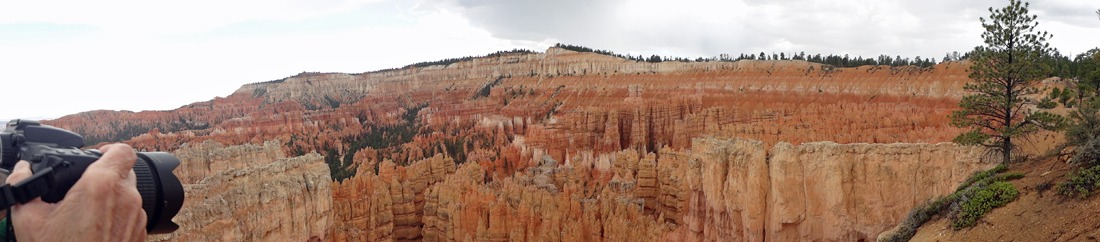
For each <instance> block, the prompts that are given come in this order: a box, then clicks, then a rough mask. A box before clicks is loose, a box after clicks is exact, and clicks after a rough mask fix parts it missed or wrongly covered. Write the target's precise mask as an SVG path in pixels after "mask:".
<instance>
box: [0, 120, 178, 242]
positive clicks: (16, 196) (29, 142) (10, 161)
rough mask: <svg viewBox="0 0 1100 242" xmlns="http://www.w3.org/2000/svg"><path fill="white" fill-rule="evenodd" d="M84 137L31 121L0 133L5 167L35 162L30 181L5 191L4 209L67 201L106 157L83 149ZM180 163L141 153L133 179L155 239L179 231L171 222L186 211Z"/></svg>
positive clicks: (0, 163)
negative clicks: (176, 171) (87, 173)
mask: <svg viewBox="0 0 1100 242" xmlns="http://www.w3.org/2000/svg"><path fill="white" fill-rule="evenodd" d="M83 146H84V137H81V136H80V135H79V134H76V133H73V132H70V131H68V130H65V129H61V128H57V127H53V126H49V125H44V124H40V123H38V122H36V121H30V120H19V119H16V120H12V121H10V122H8V124H7V128H6V129H4V130H3V131H0V168H3V169H6V170H12V169H13V168H14V167H15V163H16V162H19V161H20V160H25V161H28V162H30V167H31V171H32V173H34V174H33V175H32V176H31V177H29V178H27V179H25V180H23V181H21V182H19V183H17V184H14V185H12V184H5V185H3V186H2V187H0V208H7V207H10V206H12V205H15V204H16V203H26V202H28V201H30V200H33V199H34V198H36V197H41V198H42V201H45V202H50V203H56V202H58V201H61V199H64V198H65V194H66V193H68V192H69V189H70V188H72V186H73V184H75V183H76V181H77V180H79V179H80V176H81V175H82V174H83V173H84V170H85V169H87V168H88V166H89V165H91V164H92V163H93V162H95V161H96V160H99V157H100V156H102V155H103V153H101V152H100V151H98V150H95V149H89V150H81V149H79V148H80V147H83ZM179 164H180V161H179V159H176V157H175V156H173V155H172V154H169V153H166V152H137V161H136V162H134V168H133V169H134V174H135V178H137V190H138V193H140V194H141V201H142V204H141V208H142V209H143V210H145V214H146V216H148V220H147V221H148V223H147V224H146V228H145V229H146V231H148V233H150V234H163V233H171V232H172V231H176V229H178V228H179V225H176V223H174V222H172V218H173V217H175V216H176V213H177V212H179V210H180V207H181V206H183V199H184V193H183V185H182V184H180V181H179V178H176V176H175V175H174V174H172V170H173V169H175V168H176V166H179Z"/></svg>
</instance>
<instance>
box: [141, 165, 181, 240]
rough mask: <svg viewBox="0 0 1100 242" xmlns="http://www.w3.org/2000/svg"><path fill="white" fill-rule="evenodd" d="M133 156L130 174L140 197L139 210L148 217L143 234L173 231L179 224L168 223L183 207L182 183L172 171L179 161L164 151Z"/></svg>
mask: <svg viewBox="0 0 1100 242" xmlns="http://www.w3.org/2000/svg"><path fill="white" fill-rule="evenodd" d="M137 156H138V160H137V162H134V174H135V175H136V178H137V189H138V193H140V194H141V201H142V204H141V208H142V209H144V210H145V214H146V215H147V216H148V220H147V221H148V224H147V227H146V231H148V232H149V233H150V234H165V233H171V232H172V231H176V229H178V228H179V225H176V223H174V222H172V217H175V216H176V213H177V212H179V210H180V207H181V206H183V197H184V193H183V184H180V181H179V179H178V178H176V176H175V175H174V174H172V170H173V169H175V168H176V166H179V165H180V160H179V159H176V157H175V156H172V154H169V153H165V152H138V153H137Z"/></svg>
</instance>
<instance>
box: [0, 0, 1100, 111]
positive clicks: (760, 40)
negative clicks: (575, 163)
mask: <svg viewBox="0 0 1100 242" xmlns="http://www.w3.org/2000/svg"><path fill="white" fill-rule="evenodd" d="M1007 4H1008V1H993V0H973V1H958V0H926V1H910V0H873V1H872V0H830V1H810V0H789V1H764V0H730V1H709V0H680V1H667V0H557V1H514V0H409V1H385V0H310V1H306V0H243V1H230V0H191V1H144V0H99V1H83V0H57V1H2V2H0V97H3V98H4V100H5V101H6V102H4V106H0V120H7V119H14V118H30V119H52V118H58V117H61V116H64V115H68V114H74V113H78V112H82V111H89V110H101V109H105V110H130V111H142V110H171V109H176V108H178V107H180V106H184V105H187V104H190V103H193V102H199V101H207V100H211V99H213V98H214V97H225V96H228V95H229V94H232V93H233V91H234V90H236V89H237V88H239V87H240V86H241V85H244V84H248V83H254V82H262V81H269V80H275V79H281V78H284V77H288V76H293V75H295V74H297V73H300V72H344V73H360V72H366V71H373V70H379V69H386V68H396V67H401V66H404V65H408V64H412V63H416V62H423V61H435V60H440V59H446V58H455V57H463V56H478V55H484V54H488V53H491V52H495V51H499V50H511V49H516V48H520V49H529V50H535V51H539V52H542V51H545V50H546V49H547V48H548V47H550V46H553V45H554V44H555V43H564V44H572V45H581V46H586V47H591V48H595V49H603V50H610V51H614V52H616V53H620V54H630V55H635V56H637V55H645V56H650V55H661V56H675V57H688V58H692V59H694V58H695V57H714V56H718V55H719V54H730V55H733V56H737V55H739V54H740V53H746V54H748V53H760V52H766V53H768V54H771V53H780V52H786V53H793V52H806V53H808V54H810V53H813V54H816V53H821V54H823V55H826V54H838V55H843V54H848V55H850V56H864V57H873V56H878V55H880V54H886V55H890V56H898V55H900V56H902V57H915V56H921V57H922V58H937V59H942V58H943V56H944V55H945V54H946V53H948V52H951V51H959V52H965V51H969V50H971V49H973V47H974V46H977V45H981V44H982V40H981V38H980V34H981V32H982V29H981V24H980V22H979V20H978V18H979V17H987V18H988V16H989V12H988V10H987V9H988V8H989V7H995V8H1000V7H1003V6H1006V5H1007ZM1097 9H1100V1H1095V0H1037V1H1031V7H1030V10H1031V13H1033V14H1037V15H1038V16H1039V17H1038V21H1039V23H1040V24H1039V26H1038V29H1039V30H1045V31H1047V32H1050V33H1051V34H1053V35H1054V37H1053V38H1052V39H1051V40H1050V41H1049V43H1050V44H1051V46H1053V47H1055V48H1057V49H1058V50H1059V51H1061V52H1062V53H1063V54H1065V55H1073V54H1077V53H1081V52H1084V51H1087V50H1089V49H1092V48H1095V47H1097V46H1100V42H1098V41H1096V40H1098V39H1100V19H1098V17H1097V13H1096V11H1097Z"/></svg>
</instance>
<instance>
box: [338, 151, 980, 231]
mask: <svg viewBox="0 0 1100 242" xmlns="http://www.w3.org/2000/svg"><path fill="white" fill-rule="evenodd" d="M636 154H637V153H635V152H631V151H627V152H620V153H615V154H604V155H601V156H600V158H598V159H594V160H600V161H594V162H586V161H584V160H583V159H578V162H576V163H574V165H565V164H561V163H559V162H558V161H556V160H554V159H553V158H550V157H549V156H545V155H544V156H542V157H541V158H539V159H537V160H538V165H537V166H534V167H530V168H527V169H526V170H525V171H524V172H520V173H516V174H515V175H514V176H511V177H507V178H504V179H499V180H487V179H489V178H488V177H486V169H485V168H484V167H482V165H481V164H478V163H466V164H462V165H459V166H458V168H457V170H450V169H436V168H434V167H437V166H438V167H447V166H449V165H450V164H452V163H451V161H450V160H448V159H445V158H442V157H434V158H430V159H426V160H422V161H418V162H416V163H413V165H412V166H410V167H409V168H408V169H401V167H393V166H392V165H391V163H389V162H386V163H383V165H382V166H381V168H380V170H379V174H378V175H375V174H371V173H366V174H363V173H361V174H360V175H359V176H356V177H354V178H351V179H348V180H345V181H344V183H343V184H338V183H334V185H336V186H337V187H339V188H338V189H337V191H336V192H335V193H336V194H337V199H336V200H337V201H338V203H340V205H337V206H336V210H337V211H336V213H337V214H346V215H347V216H349V217H346V218H344V219H343V220H344V221H348V222H337V226H336V227H334V231H333V235H334V237H333V239H334V241H381V240H390V239H392V240H394V241H405V240H425V241H456V240H457V241H463V240H483V241H559V240H561V241H585V240H589V241H591V240H596V241H599V240H612V241H620V240H627V241H667V240H674V241H729V240H733V241H797V240H803V241H807V240H824V241H855V240H861V239H863V240H871V239H874V238H875V236H877V235H878V233H880V232H882V231H885V230H887V229H889V228H891V227H893V225H894V224H895V223H897V221H899V220H900V219H901V218H902V217H903V216H904V215H905V213H907V212H908V211H909V209H910V208H911V207H912V206H914V205H916V204H919V203H921V202H924V201H925V199H927V198H930V197H935V196H940V195H945V194H947V193H949V192H951V191H952V189H953V188H954V186H955V185H956V184H957V183H959V182H961V181H962V180H964V179H966V177H967V176H968V175H969V174H970V173H972V172H973V171H977V170H983V169H988V168H990V167H992V166H993V165H995V163H991V162H983V161H982V159H981V155H982V153H981V152H980V150H978V149H976V148H973V147H963V146H957V145H954V144H949V143H940V144H934V145H933V144H836V143H832V142H814V143H806V144H802V145H798V146H794V145H791V144H788V143H779V144H778V145H776V146H775V147H774V148H772V149H770V150H768V149H766V148H765V147H764V146H763V142H760V141H755V140H744V139H732V140H716V139H695V140H693V144H692V149H690V150H673V149H670V148H665V149H662V150H660V152H659V153H649V154H648V155H646V156H638V155H636ZM601 161H609V162H610V163H611V164H610V166H603V168H600V167H601V165H598V164H597V163H600V162H601ZM437 163H443V164H447V165H434V164H437ZM429 164H431V165H429ZM419 167H432V168H419ZM612 167H616V168H612ZM601 169H602V170H604V171H603V172H609V173H611V174H612V178H611V179H609V180H603V179H602V178H603V177H606V176H601V171H600V170H601ZM437 170H438V172H437ZM412 171H416V172H412ZM449 171H453V172H454V174H453V175H444V178H443V179H438V178H435V177H437V175H436V174H449V173H446V172H449ZM422 177H428V178H422ZM352 184H353V185H352ZM364 184H366V185H364ZM373 184H381V185H373ZM424 184H427V186H425V185H424ZM372 190H373V192H372ZM340 194H347V195H348V196H346V197H345V196H344V195H340ZM421 197H423V199H422V198H421ZM349 198H350V199H349ZM339 201H345V202H346V204H343V203H344V202H339ZM374 204H381V205H374ZM402 225H405V226H402ZM417 225H423V227H417ZM624 228H627V229H625V230H624Z"/></svg>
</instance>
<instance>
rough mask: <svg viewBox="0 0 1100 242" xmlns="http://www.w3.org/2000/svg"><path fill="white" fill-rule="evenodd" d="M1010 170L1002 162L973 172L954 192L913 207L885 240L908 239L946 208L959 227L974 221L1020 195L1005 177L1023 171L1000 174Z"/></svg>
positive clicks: (1008, 177)
mask: <svg viewBox="0 0 1100 242" xmlns="http://www.w3.org/2000/svg"><path fill="white" fill-rule="evenodd" d="M1007 170H1008V166H1005V165H1003V164H1002V165H998V166H997V167H994V168H993V169H989V170H987V171H979V172H974V174H973V175H971V176H970V178H968V179H966V181H965V182H963V183H962V184H960V185H959V188H958V189H957V190H956V191H955V193H952V194H949V195H947V196H944V197H940V198H939V199H936V200H934V201H930V202H925V203H924V204H921V205H918V206H916V207H914V208H913V210H912V211H909V214H907V215H906V216H905V220H902V221H901V225H902V226H901V227H899V228H898V230H897V231H896V232H895V233H894V234H893V235H891V236H890V237H889V238H886V241H909V239H911V238H912V237H913V235H914V234H916V232H917V229H919V228H920V226H921V225H924V223H926V222H928V221H929V220H931V219H932V218H933V217H935V216H936V215H939V214H943V213H944V211H949V212H950V214H951V215H952V216H951V217H953V218H954V222H953V223H954V225H955V227H956V229H960V228H963V227H966V226H971V225H974V224H975V223H977V220H978V219H980V218H981V217H982V216H984V215H985V213H986V212H989V210H992V209H993V208H996V207H1000V206H1004V204H1006V203H1008V202H1010V201H1012V200H1014V199H1016V197H1017V196H1018V195H1019V193H1020V192H1019V190H1016V187H1015V186H1013V185H1012V183H1008V182H1005V181H1006V180H1014V179H1020V178H1022V177H1024V173H1022V172H1018V171H1016V172H1009V173H1005V174H1001V175H997V174H998V173H1001V172H1005V171H1007Z"/></svg>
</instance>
